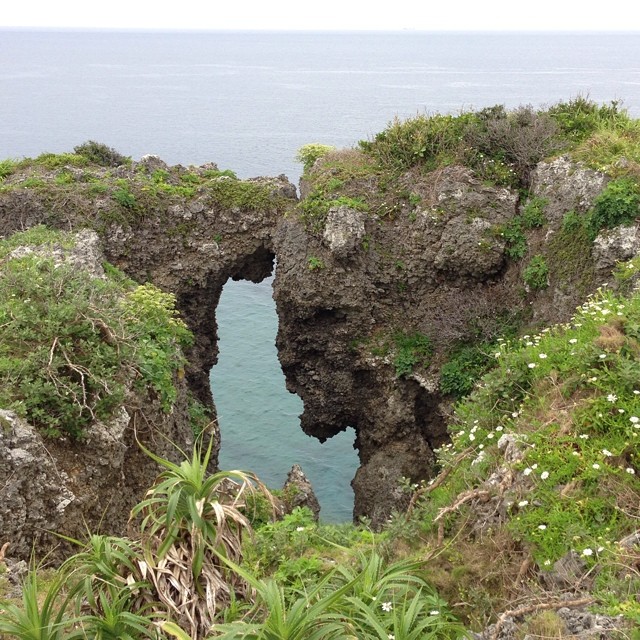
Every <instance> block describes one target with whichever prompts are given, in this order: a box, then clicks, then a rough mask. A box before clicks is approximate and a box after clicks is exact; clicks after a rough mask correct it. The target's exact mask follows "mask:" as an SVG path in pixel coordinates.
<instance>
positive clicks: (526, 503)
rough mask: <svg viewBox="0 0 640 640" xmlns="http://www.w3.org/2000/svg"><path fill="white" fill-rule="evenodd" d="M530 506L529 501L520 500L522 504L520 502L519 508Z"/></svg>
mask: <svg viewBox="0 0 640 640" xmlns="http://www.w3.org/2000/svg"><path fill="white" fill-rule="evenodd" d="M528 504H529V501H528V500H520V502H518V506H519V507H526V506H527V505H528Z"/></svg>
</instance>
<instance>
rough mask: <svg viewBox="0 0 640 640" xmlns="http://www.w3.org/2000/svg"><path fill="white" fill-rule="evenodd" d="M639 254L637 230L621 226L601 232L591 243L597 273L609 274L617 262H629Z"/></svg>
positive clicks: (639, 244)
mask: <svg viewBox="0 0 640 640" xmlns="http://www.w3.org/2000/svg"><path fill="white" fill-rule="evenodd" d="M638 252H640V234H639V233H638V228H637V227H636V226H635V225H633V226H628V225H621V226H619V227H616V228H615V229H610V230H606V231H603V232H602V233H600V234H598V236H597V237H596V239H595V240H594V242H593V257H594V260H595V267H596V269H597V270H598V271H600V272H604V273H611V270H612V269H613V268H614V267H615V266H616V263H617V262H620V261H623V260H630V259H631V258H633V257H634V256H636V255H638Z"/></svg>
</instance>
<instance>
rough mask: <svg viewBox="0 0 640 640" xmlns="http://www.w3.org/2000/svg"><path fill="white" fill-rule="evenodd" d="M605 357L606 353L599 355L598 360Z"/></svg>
mask: <svg viewBox="0 0 640 640" xmlns="http://www.w3.org/2000/svg"><path fill="white" fill-rule="evenodd" d="M606 357H607V354H606V353H601V354H600V355H599V356H598V358H600V360H604V359H605V358H606Z"/></svg>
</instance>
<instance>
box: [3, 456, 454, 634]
mask: <svg viewBox="0 0 640 640" xmlns="http://www.w3.org/2000/svg"><path fill="white" fill-rule="evenodd" d="M147 453H148V454H149V455H151V456H152V457H153V459H154V460H156V462H158V463H159V464H160V465H161V466H162V467H163V469H164V470H163V473H162V474H161V476H160V477H159V479H158V481H157V482H156V484H155V485H154V486H153V487H152V488H151V489H150V490H149V492H148V493H147V496H146V497H145V499H144V500H143V501H142V502H141V503H139V504H138V505H137V506H136V507H135V508H134V509H133V512H132V531H134V527H135V530H136V531H137V535H135V537H131V538H116V537H108V536H101V535H91V536H90V537H89V539H88V540H87V541H86V542H83V543H81V542H79V541H78V542H77V544H78V552H77V553H76V554H75V555H74V556H72V557H71V558H69V560H67V562H65V564H64V565H63V566H62V567H61V568H60V570H59V572H58V574H57V575H56V577H55V579H54V580H53V581H51V582H49V583H47V584H41V582H40V578H39V574H38V573H37V572H36V571H35V570H32V571H31V572H30V574H29V575H28V576H27V579H26V581H25V584H24V589H23V597H22V602H8V601H5V602H1V603H0V634H9V635H11V637H15V638H18V639H25V640H27V639H29V640H30V639H32V638H38V639H40V638H56V639H57V640H71V639H73V640H75V639H76V638H77V639H80V638H87V637H95V638H116V637H117V638H131V639H134V638H135V639H141V638H156V639H160V638H162V639H165V638H169V637H174V638H180V639H186V640H190V639H191V638H196V637H197V638H214V637H215V638H247V637H253V638H265V639H273V640H282V638H292V639H296V638H298V639H300V640H304V639H307V638H318V639H319V640H321V639H325V638H326V639H329V638H336V639H337V638H345V637H359V638H367V639H371V640H373V639H374V638H377V639H382V638H387V639H388V638H389V636H395V637H397V638H398V639H399V640H400V639H402V640H410V639H413V638H415V639H416V640H417V639H423V638H424V639H427V640H428V639H433V640H456V639H462V638H463V637H464V636H465V630H464V627H463V625H462V624H461V623H460V622H459V621H458V620H457V619H456V618H455V617H454V615H453V614H452V613H451V611H450V609H449V607H448V606H447V604H446V603H445V602H444V601H443V600H442V599H441V598H440V597H439V596H438V594H437V593H436V591H435V590H434V589H433V587H432V586H431V585H430V584H429V582H428V581H427V579H426V577H425V574H424V570H423V568H422V566H421V565H422V563H421V562H419V561H413V560H395V561H391V562H389V561H387V560H386V559H385V557H384V556H383V555H382V554H381V553H380V552H379V551H378V550H377V549H376V547H375V540H374V538H373V536H372V535H371V534H370V533H369V532H367V531H366V530H357V529H356V528H355V527H353V526H346V527H342V528H340V527H336V526H329V527H318V526H317V525H316V524H315V523H314V522H313V520H312V518H311V516H310V514H309V512H307V511H304V510H297V511H294V513H292V514H291V515H290V516H286V517H285V518H284V519H283V520H282V521H280V522H270V523H268V524H265V525H264V526H263V527H262V528H261V529H259V530H258V531H257V537H258V538H259V540H260V541H261V542H258V543H257V544H254V543H252V542H251V541H250V539H249V536H248V534H249V533H250V525H249V521H248V519H247V517H246V516H245V515H244V511H245V510H246V509H247V507H248V503H247V501H246V498H247V496H250V495H253V496H256V495H261V496H262V498H263V499H266V500H267V502H271V501H272V498H271V496H270V494H269V493H268V491H266V489H265V488H264V487H263V486H262V485H261V484H260V483H259V481H258V480H257V478H255V477H254V476H251V475H250V474H244V473H241V472H229V473H227V472H218V473H215V474H212V475H209V474H207V472H206V469H207V464H208V461H209V456H210V453H211V446H209V447H208V448H207V449H206V450H202V449H201V448H200V446H199V445H196V447H195V448H194V451H193V454H192V456H191V458H190V459H185V460H184V461H183V462H182V463H181V464H179V465H177V464H173V463H170V462H168V461H166V460H163V459H161V458H158V457H156V456H154V455H153V454H152V453H151V452H148V451H147ZM301 523H302V524H301ZM341 529H344V530H345V531H348V533H347V534H346V535H341ZM296 540H299V541H303V543H304V544H303V545H298V546H295V545H296ZM338 541H339V542H338ZM343 543H346V544H347V545H349V546H343ZM309 544H317V545H318V551H320V550H322V552H323V553H324V554H325V557H324V558H322V559H320V557H319V556H318V557H316V564H315V566H316V567H318V570H317V571H316V572H310V570H309V567H311V566H312V564H313V561H312V560H311V559H308V560H305V559H304V558H303V557H301V556H299V555H298V554H299V552H300V550H301V549H303V548H306V547H307V546H308V545H309ZM260 545H262V546H260ZM292 545H294V546H292ZM355 545H364V546H363V547H362V548H361V549H360V548H358V547H357V546H355ZM252 549H255V550H256V551H258V550H260V549H261V550H260V551H258V553H257V554H256V551H252ZM284 549H286V550H287V552H288V553H294V554H296V555H298V558H297V560H298V562H297V564H298V567H300V568H304V567H305V566H306V567H307V569H306V570H305V576H304V577H305V581H304V583H296V582H295V580H292V579H290V578H288V579H285V580H284V581H281V580H279V579H277V578H276V577H275V576H271V575H269V574H268V573H267V572H265V569H264V567H260V566H259V562H266V563H267V564H268V566H271V565H272V564H273V562H274V560H275V559H276V556H275V554H276V553H280V552H282V551H283V550H284ZM245 552H247V557H248V558H253V560H250V562H249V563H247V562H246V561H245ZM338 556H340V558H341V561H340V563H339V564H338V565H335V562H334V560H333V557H338ZM258 559H259V560H258ZM332 564H333V565H334V566H333V567H332V566H331V565H332ZM249 565H252V567H250V566H249ZM290 566H293V564H292V563H290ZM276 575H277V574H276ZM291 577H292V576H291ZM297 577H299V575H298V576H297ZM294 584H301V587H302V588H297V586H293V585H294Z"/></svg>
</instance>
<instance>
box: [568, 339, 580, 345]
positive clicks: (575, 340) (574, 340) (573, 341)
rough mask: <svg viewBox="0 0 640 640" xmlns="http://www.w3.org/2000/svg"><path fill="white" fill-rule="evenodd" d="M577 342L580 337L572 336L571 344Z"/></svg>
mask: <svg viewBox="0 0 640 640" xmlns="http://www.w3.org/2000/svg"><path fill="white" fill-rule="evenodd" d="M576 342H578V338H571V340H569V344H576Z"/></svg>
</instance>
